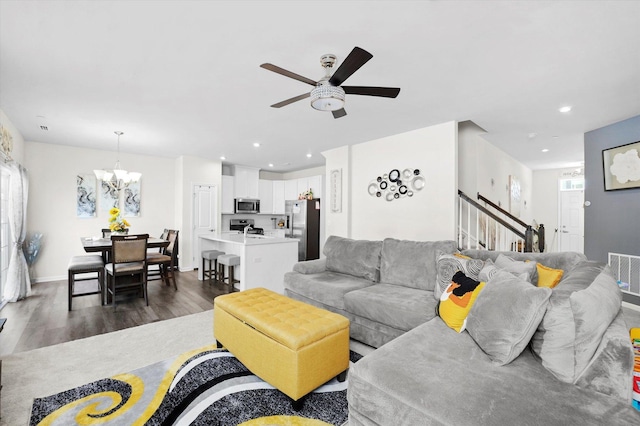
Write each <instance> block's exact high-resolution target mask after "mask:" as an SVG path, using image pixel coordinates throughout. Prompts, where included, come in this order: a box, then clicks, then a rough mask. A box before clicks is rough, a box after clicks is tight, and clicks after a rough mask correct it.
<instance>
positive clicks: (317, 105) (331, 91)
mask: <svg viewBox="0 0 640 426" xmlns="http://www.w3.org/2000/svg"><path fill="white" fill-rule="evenodd" d="M310 96H311V106H312V107H313V108H314V109H317V110H318V111H337V110H339V109H342V108H344V90H342V87H336V86H331V85H329V84H319V85H318V86H316V88H315V89H313V90H312V91H311V95H310Z"/></svg>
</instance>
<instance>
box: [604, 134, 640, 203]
mask: <svg viewBox="0 0 640 426" xmlns="http://www.w3.org/2000/svg"><path fill="white" fill-rule="evenodd" d="M602 165H603V175H604V190H605V191H615V190H619V189H632V188H640V141H637V142H632V143H629V144H626V145H620V146H616V147H613V148H607V149H603V150H602Z"/></svg>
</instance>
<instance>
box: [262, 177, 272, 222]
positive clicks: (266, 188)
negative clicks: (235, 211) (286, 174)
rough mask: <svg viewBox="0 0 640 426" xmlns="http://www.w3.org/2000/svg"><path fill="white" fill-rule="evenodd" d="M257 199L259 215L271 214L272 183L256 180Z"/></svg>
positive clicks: (265, 180) (270, 181)
mask: <svg viewBox="0 0 640 426" xmlns="http://www.w3.org/2000/svg"><path fill="white" fill-rule="evenodd" d="M258 199H259V200H260V213H268V214H269V213H273V181H272V180H267V179H260V180H258Z"/></svg>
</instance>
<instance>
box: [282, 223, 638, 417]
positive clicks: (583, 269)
mask: <svg viewBox="0 0 640 426" xmlns="http://www.w3.org/2000/svg"><path fill="white" fill-rule="evenodd" d="M455 252H456V244H455V242H453V241H436V242H418V241H400V240H396V239H391V238H389V239H385V240H384V241H359V240H351V239H346V238H341V237H336V236H332V237H329V239H328V240H327V242H326V244H325V248H324V254H325V256H326V257H325V258H323V259H319V260H314V261H308V262H300V263H298V264H296V265H295V266H294V268H293V271H292V272H289V273H287V274H286V275H285V292H286V294H287V295H288V296H290V297H292V298H295V299H298V300H302V301H305V302H308V303H310V304H313V305H316V306H319V307H322V308H325V309H328V310H330V311H333V312H337V313H340V314H342V315H344V316H346V317H347V318H349V320H350V321H351V325H350V327H351V329H350V331H351V337H352V338H353V339H356V340H359V341H361V342H363V343H366V344H368V345H370V346H373V347H376V348H378V349H376V350H375V351H373V352H372V353H371V354H368V355H367V356H365V357H364V358H363V359H361V360H360V361H359V362H358V363H356V364H355V366H354V367H353V368H352V369H351V370H350V372H349V387H348V401H349V425H350V426H352V425H441V424H448V425H556V424H557V425H566V424H580V425H591V424H593V425H602V424H607V425H616V424H621V425H627V424H629V425H637V424H640V413H639V412H638V411H636V410H635V409H634V408H633V407H632V406H631V405H630V404H631V390H632V369H633V352H632V347H631V344H630V339H629V332H628V330H627V328H626V324H625V322H624V317H623V314H622V310H621V300H622V298H621V294H620V290H619V289H618V287H617V285H616V283H615V280H614V279H613V276H612V274H611V272H610V270H609V268H608V267H607V266H606V265H603V264H598V263H595V262H589V261H587V260H586V258H585V257H584V256H583V255H581V254H578V253H545V254H539V253H499V252H489V251H482V250H480V251H478V250H466V251H463V252H462V254H463V255H466V256H467V257H470V258H471V260H466V259H462V260H460V261H459V263H460V265H461V266H460V267H459V268H458V269H461V270H463V271H464V272H465V273H467V275H469V276H471V277H475V276H483V274H484V276H483V278H485V279H486V284H485V286H484V288H483V289H482V291H481V292H480V293H479V295H478V297H477V300H476V303H475V304H474V305H473V307H472V308H471V311H470V312H469V314H468V317H467V322H466V327H467V329H466V330H465V331H463V332H461V333H458V332H456V331H455V330H453V329H451V328H450V327H448V326H447V325H446V324H445V322H444V321H443V320H442V319H441V318H439V317H438V316H437V314H436V307H437V305H438V301H439V296H440V294H441V293H442V291H443V290H444V288H438V286H439V285H440V284H439V281H440V282H441V281H442V280H443V276H444V277H445V279H444V281H447V279H450V277H451V275H448V276H447V274H452V273H453V270H455V269H456V267H455V265H457V264H458V260H456V259H457V258H456V257H452V256H451V255H452V254H453V253H455ZM501 255H502V256H508V257H509V259H511V260H514V261H515V262H516V263H517V262H518V261H524V260H527V261H530V263H528V264H524V263H520V264H519V265H516V266H517V267H524V268H530V267H531V265H534V266H535V263H536V262H537V263H539V264H541V265H544V266H546V267H550V268H553V269H557V270H562V271H563V276H562V279H561V281H560V283H559V284H558V285H557V286H556V287H555V288H553V290H551V289H548V288H539V287H537V286H535V284H536V280H537V274H536V271H537V270H536V269H535V268H533V269H532V270H533V271H534V272H533V273H532V274H530V275H529V276H528V280H529V281H531V282H525V279H526V278H527V277H526V276H525V275H521V274H515V273H514V270H512V271H510V272H512V273H507V272H505V269H501V268H496V267H495V265H494V263H496V264H497V263H499V261H500V260H502V259H498V257H499V256H501ZM445 258H447V259H448V263H447V262H446V261H445ZM451 259H454V260H453V261H451ZM503 259H504V258H503ZM452 265H454V266H453V267H452ZM465 268H467V269H468V270H466V269H465ZM474 268H475V269H474ZM480 268H481V269H482V270H480ZM516 269H517V268H516ZM506 270H508V268H506ZM487 271H489V272H487ZM487 274H489V275H487ZM488 276H490V278H487V277H488Z"/></svg>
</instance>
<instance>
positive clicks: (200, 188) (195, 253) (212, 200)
mask: <svg viewBox="0 0 640 426" xmlns="http://www.w3.org/2000/svg"><path fill="white" fill-rule="evenodd" d="M217 199H218V192H217V189H216V187H215V185H193V227H192V230H193V232H192V235H193V243H192V252H191V254H192V256H191V264H192V267H193V268H197V267H198V266H199V264H200V238H199V236H200V235H201V234H208V233H211V232H217V230H218V224H217V218H218V211H217V208H216V207H217Z"/></svg>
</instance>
